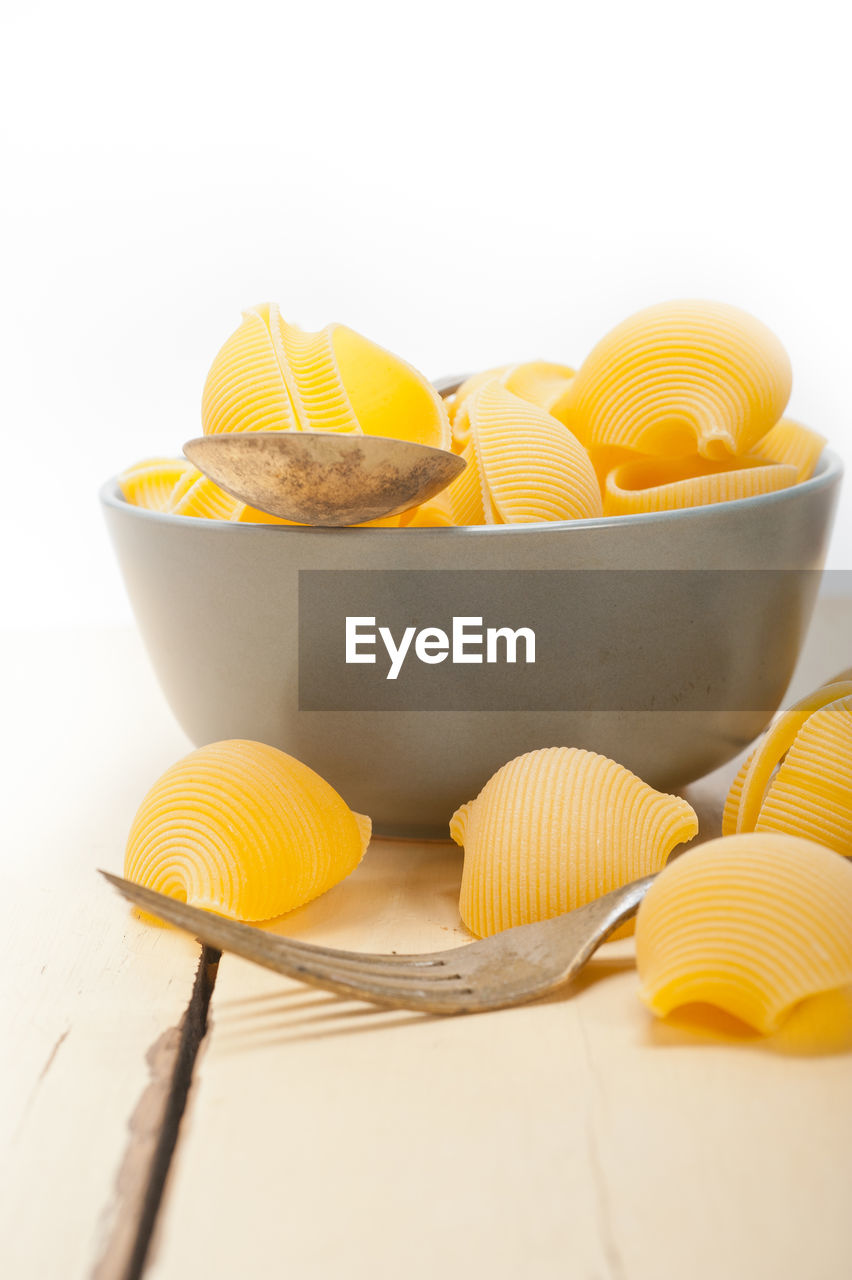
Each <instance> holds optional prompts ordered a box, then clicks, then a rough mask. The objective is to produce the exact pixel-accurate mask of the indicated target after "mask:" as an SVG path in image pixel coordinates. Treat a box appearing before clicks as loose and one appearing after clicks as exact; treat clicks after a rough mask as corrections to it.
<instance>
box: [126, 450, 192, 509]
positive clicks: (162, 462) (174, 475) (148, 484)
mask: <svg viewBox="0 0 852 1280" xmlns="http://www.w3.org/2000/svg"><path fill="white" fill-rule="evenodd" d="M191 469H192V465H191V463H189V462H188V461H187V460H186V458H146V459H145V460H144V462H137V463H136V464H135V465H134V466H132V467H127V468H126V470H124V471H122V473H121V475H120V476H119V477H118V487H119V488H120V489H121V493H122V497H123V498H124V500H125V502H129V503H131V505H132V506H134V507H145V508H146V509H147V510H148V511H167V510H168V509H169V504H170V502H171V497H172V494H173V493H174V490H175V486H176V485H177V484H178V482H179V481H180V480H182V479H183V477H184V476H185V475H186V474H187V473H188V472H189V471H190V470H191Z"/></svg>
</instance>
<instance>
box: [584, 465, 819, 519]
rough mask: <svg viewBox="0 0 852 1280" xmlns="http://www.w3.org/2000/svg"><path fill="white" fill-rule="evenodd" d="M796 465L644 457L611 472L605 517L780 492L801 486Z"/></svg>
mask: <svg viewBox="0 0 852 1280" xmlns="http://www.w3.org/2000/svg"><path fill="white" fill-rule="evenodd" d="M797 478H798V476H797V472H796V468H795V467H794V466H781V465H778V464H776V463H757V462H753V461H752V460H751V459H750V458H749V459H745V458H741V459H738V460H737V461H736V462H735V463H730V464H727V465H726V464H724V463H720V462H707V461H706V460H705V459H703V458H698V457H695V458H683V459H673V460H672V459H667V458H666V459H664V458H642V459H637V460H636V461H633V462H625V463H622V464H621V465H620V466H617V467H615V468H614V469H613V470H611V471H610V472H609V473H608V475H607V477H606V482H605V487H604V515H608V516H622V515H636V514H638V513H640V512H643V511H674V510H681V509H683V508H684V507H703V506H707V505H708V504H710V503H715V502H730V501H732V500H733V499H735V498H750V497H753V496H754V495H755V494H758V493H774V492H776V491H777V490H778V489H787V488H789V486H790V485H792V484H795V483H796V480H797Z"/></svg>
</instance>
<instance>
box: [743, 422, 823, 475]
mask: <svg viewBox="0 0 852 1280" xmlns="http://www.w3.org/2000/svg"><path fill="white" fill-rule="evenodd" d="M825 445H826V439H825V436H821V435H820V434H819V432H818V431H812V430H811V428H810V427H803V426H802V424H801V422H794V421H793V420H792V418H782V419H781V421H780V422H776V424H775V426H774V427H773V428H772V430H771V431H768V432H767V433H766V435H765V436H763V438H762V439H761V440H759V441H758V442H757V444H756V445H755V447H754V449H753V450H752V456H753V457H754V458H756V459H758V460H760V461H761V462H780V463H783V464H785V465H787V466H793V467H795V468H796V479H797V481H799V482H801V481H802V480H809V479H810V478H811V476H812V475H813V473H814V471H815V469H816V464H817V463H818V462H819V460H820V457H821V456H822V451H823V449H824V448H825Z"/></svg>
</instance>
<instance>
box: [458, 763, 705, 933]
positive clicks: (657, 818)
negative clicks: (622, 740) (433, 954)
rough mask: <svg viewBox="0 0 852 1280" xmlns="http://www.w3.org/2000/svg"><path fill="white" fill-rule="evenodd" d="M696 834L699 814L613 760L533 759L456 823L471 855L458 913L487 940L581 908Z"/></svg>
mask: <svg viewBox="0 0 852 1280" xmlns="http://www.w3.org/2000/svg"><path fill="white" fill-rule="evenodd" d="M697 831H698V819H697V817H696V815H695V812H694V810H693V809H692V807H691V806H690V805H689V804H688V803H687V802H686V800H683V799H681V798H680V797H679V796H671V795H665V794H664V793H662V792H659V791H655V790H654V789H653V788H652V787H649V786H648V785H647V784H646V783H645V782H643V781H642V780H641V779H640V778H637V777H636V775H635V774H633V773H631V772H630V771H629V770H628V769H625V768H624V767H623V766H622V765H620V764H617V763H616V762H615V761H614V760H609V759H607V757H606V756H600V755H597V754H596V753H595V752H592V751H584V750H582V749H580V748H575V747H545V748H542V749H541V750H538V751H529V752H527V753H526V754H525V755H521V756H518V757H517V758H516V759H514V760H510V761H509V762H508V764H505V765H503V767H502V768H501V769H498V770H497V772H496V773H495V774H494V775H493V777H492V778H490V779H489V781H488V782H487V783H486V784H485V786H484V787H483V788H482V790H481V791H480V793H479V795H478V796H477V797H476V799H475V800H472V801H471V802H470V803H468V804H465V805H462V806H461V808H459V809H457V810H456V812H455V813H454V814H453V817H452V820H451V822H450V834H451V836H452V838H453V839H454V840H455V842H456V844H459V845H463V846H464V868H463V871H462V885H461V895H460V900H459V908H460V911H461V917H462V920H463V921H464V923H465V924H466V925H467V927H468V928H469V929H470V930H471V932H472V933H475V934H476V935H477V936H478V937H486V936H488V935H489V934H492V933H497V932H498V931H499V930H501V929H508V928H511V927H512V926H513V925H518V924H529V923H530V922H532V921H535V920H546V919H548V918H550V917H551V916H556V915H560V914H562V913H563V912H565V911H571V910H572V909H573V908H574V907H580V906H583V904H584V903H586V902H590V901H591V900H592V899H593V898H598V897H600V896H601V895H602V894H604V893H608V892H609V890H611V889H615V888H617V887H618V886H619V885H622V884H626V883H627V882H628V881H630V880H635V879H638V878H639V877H641V876H645V875H650V874H651V873H652V872H654V871H659V869H660V868H661V867H662V866H663V865H664V863H665V861H666V859H667V857H668V856H669V854H670V853H671V851H672V849H674V847H675V846H676V845H677V844H680V843H681V842H682V841H684V840H691V839H692V837H693V836H694V835H696V833H697Z"/></svg>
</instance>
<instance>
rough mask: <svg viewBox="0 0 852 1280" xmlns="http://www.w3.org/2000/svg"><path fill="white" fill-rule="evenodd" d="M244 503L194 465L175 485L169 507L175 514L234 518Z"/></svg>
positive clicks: (211, 518) (217, 518)
mask: <svg viewBox="0 0 852 1280" xmlns="http://www.w3.org/2000/svg"><path fill="white" fill-rule="evenodd" d="M244 505H245V504H244V503H242V502H240V500H239V498H232V497H231V495H230V494H229V493H226V492H225V490H224V489H220V488H219V486H218V485H217V484H214V482H213V481H212V480H211V479H210V478H209V477H208V476H205V475H204V474H203V472H201V471H199V470H198V469H197V468H196V467H192V468H190V470H189V471H187V472H186V473H185V475H184V476H182V477H181V480H180V483H179V484H178V485H177V486H176V487H175V489H174V492H173V493H172V497H171V501H170V502H169V505H168V508H167V509H168V510H169V511H170V512H171V514H172V515H175V516H197V517H200V518H203V519H206V520H234V519H236V518H237V516H238V514H239V512H240V510H241V509H242V508H243V507H244Z"/></svg>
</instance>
